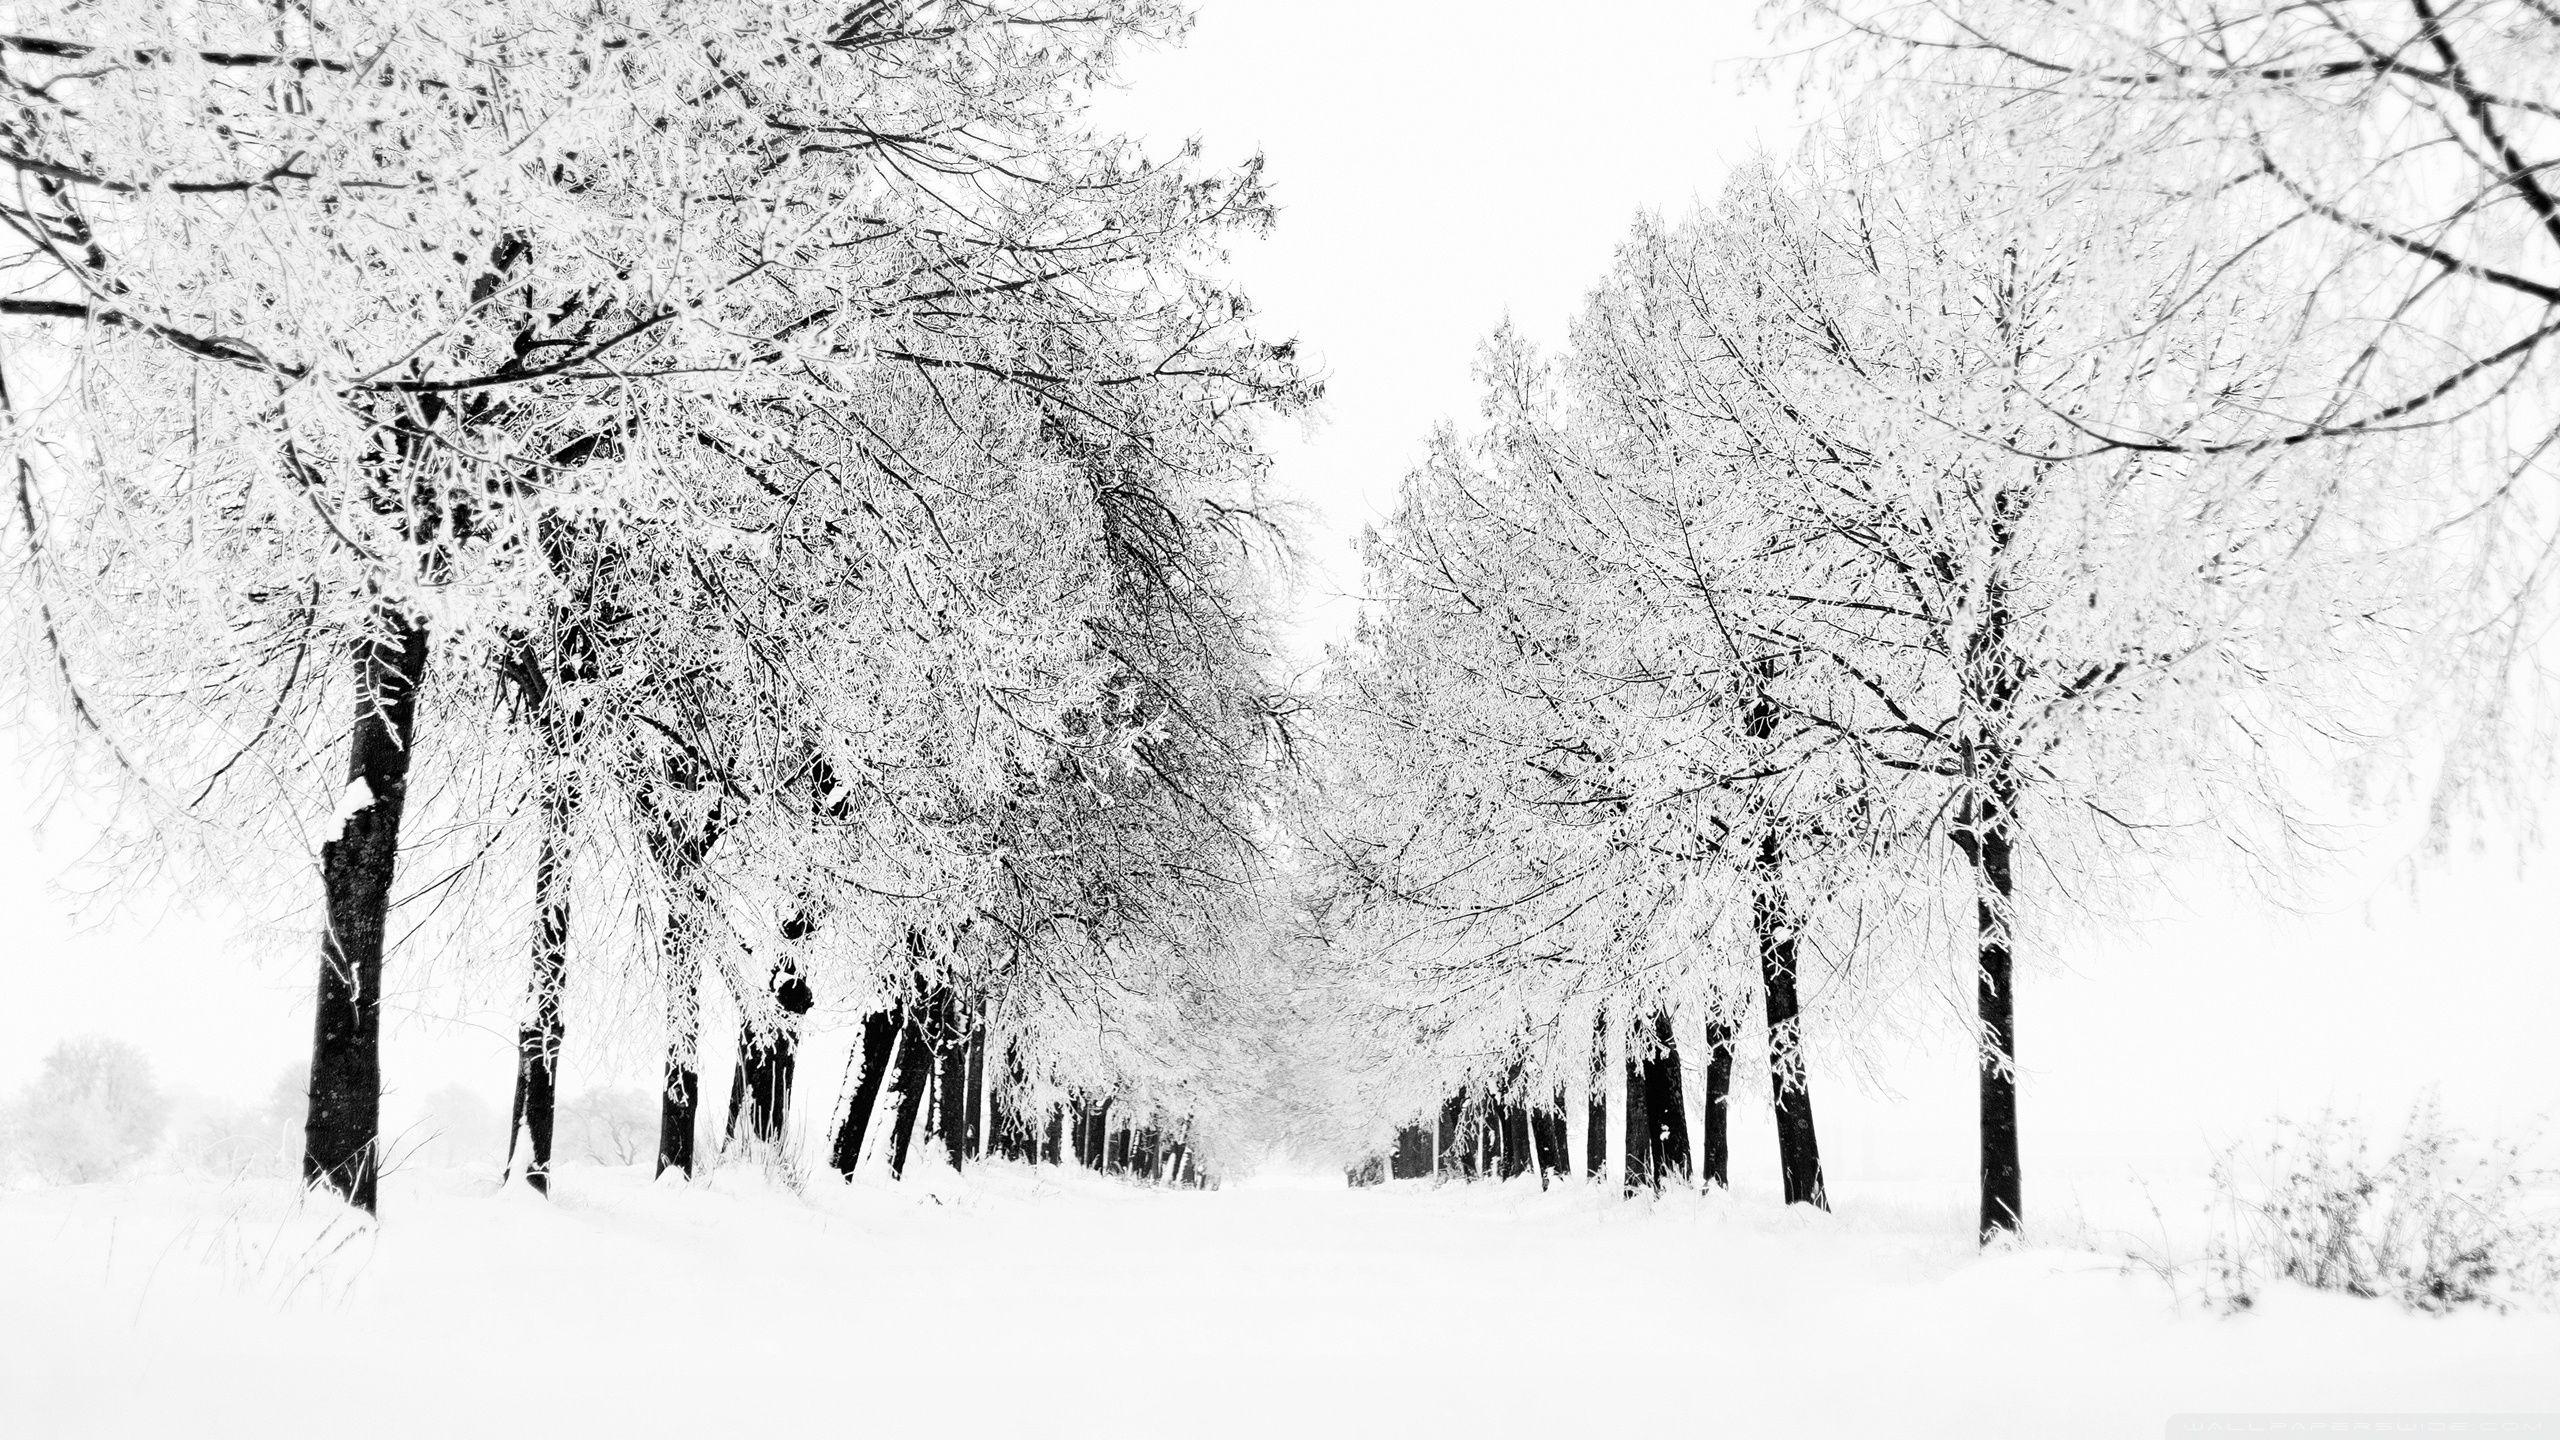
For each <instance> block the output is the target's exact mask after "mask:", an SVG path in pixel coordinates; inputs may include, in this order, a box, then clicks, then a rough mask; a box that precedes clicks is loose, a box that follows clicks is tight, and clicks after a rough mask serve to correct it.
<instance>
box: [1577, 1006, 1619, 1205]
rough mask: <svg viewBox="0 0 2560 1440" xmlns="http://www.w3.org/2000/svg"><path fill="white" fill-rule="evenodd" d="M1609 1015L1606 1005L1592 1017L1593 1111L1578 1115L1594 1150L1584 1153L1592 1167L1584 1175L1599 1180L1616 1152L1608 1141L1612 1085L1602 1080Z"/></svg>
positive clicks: (1585, 1141)
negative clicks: (1610, 1086) (1587, 1153)
mask: <svg viewBox="0 0 2560 1440" xmlns="http://www.w3.org/2000/svg"><path fill="white" fill-rule="evenodd" d="M1608 1056H1609V1016H1608V1012H1607V1010H1606V1009H1605V1008H1604V1009H1603V1010H1602V1011H1601V1013H1600V1014H1599V1015H1597V1016H1595V1017H1593V1019H1592V1021H1591V1077H1592V1084H1591V1113H1590V1114H1589V1115H1587V1116H1582V1117H1577V1118H1579V1119H1581V1120H1582V1121H1583V1132H1582V1139H1583V1145H1584V1148H1586V1149H1588V1150H1589V1151H1590V1152H1591V1153H1590V1154H1589V1155H1587V1156H1585V1157H1583V1163H1584V1164H1585V1165H1587V1166H1588V1167H1589V1169H1590V1173H1589V1174H1588V1175H1586V1176H1585V1177H1584V1178H1586V1179H1590V1180H1597V1179H1600V1178H1601V1177H1603V1176H1605V1175H1607V1174H1608V1173H1609V1157H1610V1156H1611V1155H1613V1154H1616V1153H1617V1150H1616V1147H1615V1146H1612V1145H1611V1144H1610V1143H1609V1087H1608V1086H1607V1085H1606V1084H1604V1083H1602V1081H1603V1077H1604V1076H1605V1074H1606V1071H1607V1069H1608V1063H1609V1061H1608Z"/></svg>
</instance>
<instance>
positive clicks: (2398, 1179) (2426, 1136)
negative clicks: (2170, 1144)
mask: <svg viewBox="0 0 2560 1440" xmlns="http://www.w3.org/2000/svg"><path fill="white" fill-rule="evenodd" d="M2374 1148H2375V1147H2374V1146H2373V1144H2372V1142H2371V1141H2369V1140H2368V1138H2367V1136H2366V1134H2365V1131H2364V1127H2363V1125H2362V1124H2361V1123H2360V1122H2358V1121H2356V1120H2354V1119H2351V1118H2348V1117H2344V1116H2340V1115H2336V1114H2332V1113H2323V1114H2322V1115H2321V1116H2320V1117H2319V1118H2317V1119H2316V1120H2313V1121H2311V1122H2310V1123H2308V1124H2297V1125H2287V1126H2282V1127H2280V1128H2279V1130H2278V1133H2277V1135H2276V1137H2275V1138H2274V1139H2273V1140H2271V1141H2269V1142H2267V1143H2266V1144H2265V1145H2263V1146H2262V1147H2260V1148H2258V1149H2256V1150H2254V1151H2240V1150H2234V1151H2231V1152H2228V1153H2226V1154H2225V1155H2223V1157H2222V1158H2221V1159H2220V1160H2219V1161H2218V1162H2217V1163H2216V1164H2215V1166H2214V1173H2213V1180H2214V1189H2215V1192H2216V1196H2217V1200H2218V1202H2219V1204H2220V1205H2221V1207H2222V1208H2223V1210H2224V1211H2225V1213H2226V1214H2227V1215H2228V1216H2229V1217H2230V1223H2229V1224H2228V1225H2227V1226H2226V1227H2225V1228H2224V1229H2223V1230H2222V1231H2221V1233H2218V1234H2217V1235H2216V1236H2215V1237H2214V1240H2213V1242H2212V1249H2211V1251H2210V1256H2209V1258H2210V1264H2211V1268H2212V1271H2213V1275H2214V1278H2215V1280H2216V1282H2217V1284H2218V1287H2219V1289H2220V1291H2221V1294H2222V1296H2223V1298H2224V1299H2225V1301H2226V1303H2228V1304H2229V1305H2230V1306H2231V1307H2232V1308H2234V1309H2244V1308H2246V1307H2248V1306H2249V1305H2250V1304H2252V1303H2253V1302H2254V1301H2255V1299H2256V1297H2257V1295H2258V1293H2259V1292H2260V1290H2261V1289H2262V1288H2263V1287H2264V1286H2265V1285H2266V1284H2267V1282H2269V1281H2270V1280H2292V1281H2297V1282H2299V1283H2301V1284H2304V1285H2308V1286H2310V1287H2311V1288H2313V1289H2315V1290H2337V1291H2343V1292H2345V1293H2347V1294H2350V1295H2363V1296H2369V1297H2378V1298H2386V1299H2390V1300H2394V1301H2397V1302H2398V1303H2400V1304H2402V1305H2404V1306H2407V1307H2408V1308H2410V1309H2412V1310H2421V1311H2428V1312H2432V1313H2439V1314H2441V1313H2444V1312H2446V1311H2451V1310H2457V1309H2463V1308H2466V1307H2480V1308H2485V1309H2490V1310H2507V1309H2511V1308H2514V1307H2515V1306H2517V1305H2520V1304H2524V1305H2529V1304H2547V1303H2549V1302H2551V1301H2552V1300H2553V1299H2555V1298H2560V1216H2556V1215H2554V1214H2553V1213H2552V1211H2551V1209H2550V1207H2549V1206H2548V1205H2544V1204H2537V1202H2536V1200H2535V1198H2534V1196H2533V1195H2532V1193H2531V1184H2530V1182H2531V1178H2532V1173H2533V1172H2532V1171H2531V1170H2530V1168H2529V1167H2528V1166H2527V1164H2526V1160H2525V1155H2524V1147H2523V1146H2522V1145H2521V1144H2519V1143H2517V1142H2515V1141H2512V1140H2501V1139H2490V1140H2480V1139H2475V1138H2473V1137H2471V1136H2469V1135H2467V1134H2465V1133H2463V1132H2462V1131H2460V1130H2458V1129H2455V1128H2453V1127H2451V1126H2449V1125H2447V1124H2446V1123H2445V1120H2444V1118H2443V1116H2442V1115H2441V1114H2440V1113H2439V1111H2438V1109H2437V1107H2436V1103H2435V1101H2434V1100H2433V1099H2432V1098H2430V1099H2427V1100H2424V1101H2421V1102H2420V1103H2419V1104H2418V1106H2417V1107H2416V1108H2415V1109H2414V1110H2412V1111H2411V1112H2410V1116H2409V1123H2408V1127H2407V1129H2406V1130H2405V1131H2403V1132H2402V1134H2401V1136H2400V1142H2399V1144H2398V1145H2397V1146H2396V1147H2395V1148H2393V1149H2392V1150H2391V1151H2389V1153H2387V1154H2384V1155H2382V1156H2381V1157H2380V1158H2379V1159H2378V1160H2377V1159H2376V1158H2374Z"/></svg>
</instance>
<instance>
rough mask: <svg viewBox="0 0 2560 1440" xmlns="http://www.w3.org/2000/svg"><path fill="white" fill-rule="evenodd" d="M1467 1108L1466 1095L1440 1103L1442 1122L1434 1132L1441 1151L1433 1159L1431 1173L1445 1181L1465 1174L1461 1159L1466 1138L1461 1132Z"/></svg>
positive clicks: (1453, 1097) (1455, 1096)
mask: <svg viewBox="0 0 2560 1440" xmlns="http://www.w3.org/2000/svg"><path fill="white" fill-rule="evenodd" d="M1466 1108H1467V1097H1466V1096H1464V1095H1452V1096H1450V1097H1449V1098H1448V1099H1446V1100H1443V1101H1441V1102H1440V1121H1439V1124H1438V1125H1437V1126H1436V1127H1435V1128H1434V1130H1433V1132H1432V1133H1433V1136H1434V1138H1435V1140H1436V1141H1437V1143H1438V1145H1439V1150H1438V1152H1437V1153H1436V1154H1435V1155H1434V1156H1433V1158H1432V1162H1431V1173H1433V1174H1434V1175H1437V1176H1439V1177H1440V1178H1441V1179H1444V1180H1454V1179H1458V1178H1459V1177H1460V1176H1461V1175H1462V1174H1463V1173H1464V1172H1463V1170H1462V1169H1461V1165H1462V1161H1461V1159H1460V1157H1461V1155H1462V1154H1463V1153H1464V1150H1465V1136H1464V1135H1462V1134H1461V1133H1460V1131H1461V1129H1462V1128H1463V1124H1462V1122H1463V1121H1464V1120H1465V1119H1466Z"/></svg>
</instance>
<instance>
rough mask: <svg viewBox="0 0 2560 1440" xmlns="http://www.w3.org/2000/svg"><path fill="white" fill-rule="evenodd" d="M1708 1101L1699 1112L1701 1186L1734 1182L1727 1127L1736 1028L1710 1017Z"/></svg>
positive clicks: (1707, 1054)
mask: <svg viewBox="0 0 2560 1440" xmlns="http://www.w3.org/2000/svg"><path fill="white" fill-rule="evenodd" d="M1704 1068H1705V1071H1706V1091H1707V1093H1706V1099H1705V1103H1704V1104H1703V1105H1701V1106H1700V1108H1699V1113H1698V1150H1699V1154H1698V1183H1699V1184H1700V1185H1701V1186H1706V1185H1725V1186H1729V1185H1731V1184H1732V1183H1733V1177H1732V1168H1733V1167H1732V1141H1731V1138H1730V1137H1731V1134H1732V1131H1731V1129H1730V1128H1729V1127H1728V1125H1727V1123H1726V1122H1727V1120H1728V1118H1729V1115H1728V1111H1729V1108H1730V1103H1731V1101H1732V1099H1733V1027H1732V1026H1731V1025H1728V1024H1726V1023H1724V1022H1723V1021H1721V1020H1718V1019H1716V1018H1715V1017H1714V1016H1712V1015H1710V1016H1708V1017H1707V1052H1706V1064H1705V1067H1704Z"/></svg>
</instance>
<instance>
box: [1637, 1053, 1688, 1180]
mask: <svg viewBox="0 0 2560 1440" xmlns="http://www.w3.org/2000/svg"><path fill="white" fill-rule="evenodd" d="M1653 1043H1654V1050H1655V1053H1654V1054H1653V1055H1652V1056H1651V1057H1650V1058H1649V1059H1648V1060H1647V1061H1646V1062H1645V1080H1644V1084H1645V1106H1646V1108H1647V1109H1648V1110H1650V1111H1651V1112H1652V1114H1653V1134H1654V1145H1653V1179H1654V1184H1655V1185H1657V1186H1659V1185H1663V1184H1667V1183H1669V1182H1670V1181H1672V1180H1675V1179H1676V1180H1678V1181H1680V1182H1681V1183H1682V1184H1687V1183H1688V1180H1689V1109H1688V1107H1689V1099H1688V1094H1687V1091H1686V1089H1685V1087H1684V1086H1683V1085H1682V1084H1681V1080H1680V1044H1679V1040H1678V1038H1677V1037H1676V1036H1674V1035H1673V1034H1672V1030H1671V1016H1670V1014H1669V1012H1667V1011H1662V1010H1656V1011H1654V1012H1653Z"/></svg>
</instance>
